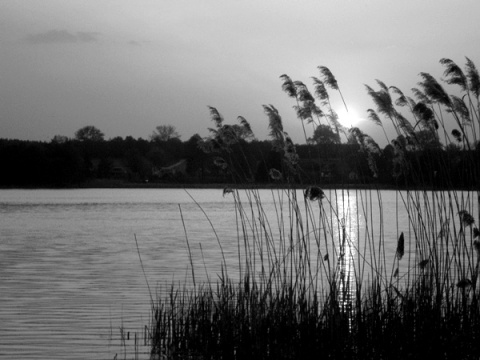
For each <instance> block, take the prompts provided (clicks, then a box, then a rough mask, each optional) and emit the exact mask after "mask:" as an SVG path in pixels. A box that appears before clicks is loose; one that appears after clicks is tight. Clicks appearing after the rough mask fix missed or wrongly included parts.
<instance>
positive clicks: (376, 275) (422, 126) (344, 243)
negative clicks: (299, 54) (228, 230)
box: [149, 59, 480, 359]
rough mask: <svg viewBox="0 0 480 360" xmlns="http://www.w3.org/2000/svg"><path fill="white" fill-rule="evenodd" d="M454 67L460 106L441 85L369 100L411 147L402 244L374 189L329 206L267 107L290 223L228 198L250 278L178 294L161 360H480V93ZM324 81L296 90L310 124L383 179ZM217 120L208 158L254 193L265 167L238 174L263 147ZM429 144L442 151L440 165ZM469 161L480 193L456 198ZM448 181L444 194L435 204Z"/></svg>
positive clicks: (156, 330) (155, 353)
mask: <svg viewBox="0 0 480 360" xmlns="http://www.w3.org/2000/svg"><path fill="white" fill-rule="evenodd" d="M441 63H442V65H444V66H445V67H446V70H445V74H444V76H445V77H446V79H445V82H446V83H447V84H448V85H458V86H459V89H456V90H455V91H458V92H459V93H458V92H457V94H458V95H449V94H447V92H446V91H445V90H444V88H443V87H442V86H441V85H440V83H439V82H437V81H436V80H435V79H434V78H433V77H432V76H431V75H429V74H426V73H422V74H421V77H422V81H421V82H420V83H419V87H420V88H421V89H416V90H414V94H415V100H414V99H413V98H411V97H408V96H405V95H404V94H403V93H402V92H401V90H399V89H398V88H396V87H388V86H387V85H385V84H384V83H383V82H381V81H377V83H378V85H379V87H380V89H379V90H374V89H373V88H372V87H370V86H367V91H368V93H369V94H370V95H371V97H372V99H373V102H374V104H375V105H376V107H377V110H376V111H375V110H373V109H369V110H368V114H369V117H370V118H371V119H372V120H373V121H374V122H375V123H376V124H378V125H379V126H382V127H383V121H384V120H383V119H382V118H381V117H384V118H385V119H386V120H387V121H389V122H391V123H392V125H393V126H394V129H395V134H396V136H395V138H394V139H391V140H390V139H389V142H390V143H391V145H392V147H393V156H394V157H393V160H394V165H395V166H394V168H393V172H394V176H395V178H396V179H397V183H398V186H399V188H398V190H396V208H395V209H388V211H389V212H390V213H391V212H393V213H394V214H395V216H396V234H397V235H396V237H395V239H389V238H387V235H386V231H385V224H384V217H385V216H386V214H385V213H386V209H384V207H383V205H384V203H383V201H382V193H381V191H380V190H378V189H377V188H376V187H375V185H372V186H370V188H367V189H363V190H360V189H358V188H347V187H346V188H344V189H338V190H330V191H326V190H325V189H322V188H321V186H319V184H318V180H315V179H305V178H303V176H302V171H301V168H300V165H299V157H298V155H297V153H296V149H295V145H294V144H293V142H292V141H291V139H290V137H289V136H288V134H286V133H285V132H284V129H283V125H282V119H281V116H280V114H279V113H278V111H277V109H276V108H275V107H274V106H272V105H265V106H264V110H265V113H266V115H267V117H268V120H269V129H270V135H271V137H272V144H273V148H274V150H275V151H276V152H277V153H278V154H279V156H280V157H281V162H279V166H278V168H271V169H269V170H270V176H271V177H272V180H273V181H277V182H278V185H279V186H278V189H272V190H270V194H269V199H270V200H271V203H272V204H273V207H274V209H275V210H274V211H273V212H271V211H270V212H269V211H267V210H266V201H265V191H260V190H259V189H257V188H255V187H251V188H248V189H247V190H239V189H237V188H236V187H235V186H230V187H226V188H225V189H224V196H230V197H231V198H232V206H234V208H235V211H236V214H237V224H236V229H237V230H236V231H237V239H238V240H237V241H238V244H237V251H238V264H236V265H234V266H233V265H228V264H227V261H226V260H225V257H223V261H222V271H221V274H220V275H219V276H218V278H217V281H216V282H213V281H208V282H206V283H199V282H198V279H197V280H196V281H195V282H194V286H190V287H187V286H186V285H185V286H183V287H182V286H172V287H171V288H170V290H169V291H168V292H167V293H166V295H165V296H159V297H158V298H157V299H156V301H154V303H153V305H152V317H151V324H150V334H149V337H150V344H151V359H163V358H167V359H304V358H306V359H309V358H319V357H322V358H333V359H417V358H418V359H419V358H425V357H428V358H433V357H434V358H440V359H478V357H479V356H480V341H479V340H480V307H479V292H480V289H479V286H478V272H479V267H480V238H479V230H478V227H477V224H478V222H479V221H480V218H479V216H480V215H479V202H480V187H479V186H480V178H479V163H480V161H479V151H478V135H479V134H480V119H479V113H480V105H479V104H480V102H479V88H480V87H479V84H480V81H479V76H478V72H477V70H476V68H475V65H474V64H473V62H471V60H469V59H467V65H466V71H465V74H464V73H463V72H462V70H461V69H460V67H458V66H457V65H456V64H455V63H453V61H451V60H448V59H442V60H441ZM319 69H320V70H321V74H323V75H324V76H325V77H326V78H325V82H322V81H321V80H319V79H317V78H314V86H315V88H316V91H315V93H314V95H311V94H310V93H309V92H308V88H307V86H306V85H305V84H304V83H302V82H300V81H292V80H291V79H290V77H288V76H287V75H282V77H281V78H282V80H283V86H282V87H283V90H284V91H286V92H287V94H288V95H289V96H291V97H292V98H294V99H295V104H294V106H295V108H296V109H297V114H298V115H299V119H300V121H302V124H303V122H304V121H307V122H312V123H315V124H320V123H321V122H322V121H323V122H325V123H326V124H327V125H329V126H332V127H333V128H335V129H336V131H343V132H344V133H345V134H346V135H347V136H348V137H349V138H350V139H351V140H352V141H355V142H356V143H357V144H358V146H359V151H362V152H363V154H364V155H365V157H366V159H367V161H368V165H369V171H370V173H369V174H365V175H368V176H369V177H371V178H375V176H378V173H377V172H378V170H377V167H376V164H377V161H378V160H379V157H380V156H381V155H382V151H381V149H380V148H379V147H378V145H377V144H376V143H375V141H374V140H373V139H372V138H371V137H370V136H368V135H367V134H365V133H363V132H362V131H361V130H360V129H357V128H354V129H350V130H349V131H348V132H347V130H345V129H340V128H339V125H338V122H335V121H332V119H333V120H335V116H334V111H333V110H332V108H331V103H330V98H331V97H330V95H328V94H327V93H326V88H325V85H328V86H330V87H331V89H333V90H339V88H338V83H337V82H336V79H335V78H334V77H333V75H332V73H331V72H330V70H328V69H327V68H325V67H319ZM315 96H318V100H320V104H319V105H318V104H316V103H315V101H316V100H315ZM393 96H397V97H398V99H397V100H393ZM341 99H342V101H343V102H345V100H344V99H343V96H342V97H341ZM345 107H346V105H345ZM210 111H211V115H212V120H213V121H214V123H215V126H216V128H215V129H212V135H211V137H209V138H207V139H204V140H202V142H201V144H200V146H201V148H202V149H203V150H205V151H208V152H210V153H212V154H213V156H214V157H215V162H216V163H217V164H218V166H219V167H221V168H222V169H223V170H225V172H227V173H228V175H229V179H232V181H233V183H234V184H235V183H239V184H240V183H244V182H245V181H249V179H250V176H251V173H252V171H251V169H252V168H253V165H254V164H250V165H251V166H252V167H251V168H250V169H246V168H244V165H245V164H242V167H239V166H238V164H235V163H233V162H234V161H238V160H235V159H238V157H232V156H231V154H232V152H233V151H235V152H237V153H241V152H242V146H241V145H242V141H245V137H246V136H250V135H251V129H250V126H249V125H248V122H247V121H246V120H245V119H244V118H243V117H241V118H239V121H240V125H226V124H224V119H223V117H222V116H221V115H220V113H219V112H218V111H217V110H216V109H215V108H210ZM402 111H403V112H402ZM329 115H330V116H329ZM408 119H410V120H408ZM304 129H305V128H304ZM453 130H455V131H453ZM384 134H385V136H386V137H387V138H388V136H387V132H384ZM425 134H427V135H428V136H429V137H428V139H430V140H429V141H433V142H434V143H435V144H437V145H438V147H436V148H435V149H434V151H430V150H429V149H427V147H428V144H430V143H431V142H430V143H429V142H426V141H424V140H422V139H424V138H423V137H422V136H424V135H425ZM432 139H433V140H432ZM314 151H315V149H314V148H312V153H313V152H314ZM312 153H311V154H312ZM311 156H314V154H313V155H311ZM246 158H247V157H245V159H246ZM245 161H246V160H245ZM455 161H461V162H462V164H463V165H464V167H463V170H462V171H463V172H462V176H465V177H466V180H468V181H466V182H465V183H466V184H474V185H470V187H469V188H467V189H462V190H458V189H456V188H454V186H453V185H452V184H454V183H457V182H454V181H453V178H454V177H455V176H457V175H458V174H455V173H452V172H451V171H450V170H451V167H450V166H449V165H448V164H451V163H452V162H455ZM239 169H240V170H239ZM439 178H441V190H432V189H431V187H432V184H436V183H438V181H439V180H438V179H439ZM299 188H300V189H302V190H299ZM401 212H403V213H405V214H406V217H405V219H403V218H401V217H400V215H399V214H400V213H401ZM206 216H207V215H206ZM389 233H390V232H389ZM215 236H217V235H216V234H215ZM217 239H218V237H217ZM218 241H219V244H220V240H218ZM188 242H189V240H188V237H187V243H188ZM389 244H390V245H389ZM391 244H393V245H391ZM188 249H190V246H189V245H188ZM189 251H190V250H189ZM222 251H223V250H222ZM191 266H192V278H193V279H195V273H194V269H193V262H192V261H191ZM229 266H233V267H234V268H235V269H236V270H235V271H231V270H232V269H227V267H229ZM227 270H230V271H227ZM233 274H234V275H233ZM209 279H210V278H209Z"/></svg>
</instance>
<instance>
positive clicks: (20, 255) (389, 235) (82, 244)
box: [0, 189, 408, 360]
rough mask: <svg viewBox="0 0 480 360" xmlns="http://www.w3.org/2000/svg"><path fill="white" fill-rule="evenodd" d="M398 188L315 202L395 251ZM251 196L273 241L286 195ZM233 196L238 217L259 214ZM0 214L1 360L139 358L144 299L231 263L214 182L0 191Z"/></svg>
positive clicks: (228, 207)
mask: <svg viewBox="0 0 480 360" xmlns="http://www.w3.org/2000/svg"><path fill="white" fill-rule="evenodd" d="M398 194H399V193H396V192H393V191H381V192H376V191H373V192H371V191H361V192H356V191H350V192H343V191H341V190H337V191H334V190H331V191H328V190H327V191H325V195H326V198H325V199H324V200H323V203H324V204H325V203H327V204H329V205H330V204H340V205H339V206H337V205H335V206H332V208H331V209H332V210H331V211H332V213H334V214H335V216H336V217H337V218H339V219H340V218H341V219H344V220H342V221H344V224H345V225H346V229H347V236H348V237H349V239H351V242H352V243H353V244H354V245H355V248H359V247H361V245H362V244H360V243H359V242H358V239H356V237H357V236H358V235H359V234H360V231H364V230H362V229H365V227H368V226H371V227H372V228H375V229H377V228H378V230H379V232H380V233H381V234H382V235H381V238H382V239H384V240H385V241H384V244H385V249H386V250H385V251H386V252H387V253H388V254H391V256H390V257H391V258H393V257H394V255H395V248H396V244H397V238H398V232H399V228H398V227H397V224H398V223H400V224H406V223H407V214H406V213H405V211H404V210H402V208H401V206H399V207H398V208H397V206H396V204H398V203H399V198H398ZM256 196H259V197H260V198H261V204H262V211H263V212H264V213H265V214H267V215H268V216H271V219H270V220H269V224H270V225H271V227H272V228H273V230H271V234H272V235H273V237H275V236H276V234H277V232H278V231H279V230H278V229H279V228H283V227H284V226H287V227H288V224H289V222H290V221H291V219H292V217H294V216H293V215H292V213H291V212H289V211H287V210H285V211H284V210H280V211H279V208H281V203H282V201H283V202H284V201H287V199H286V197H287V195H286V193H285V192H282V191H277V190H273V191H271V190H261V191H258V192H256ZM298 196H299V199H301V200H299V203H300V204H302V205H305V204H306V203H305V204H304V200H303V196H301V192H299V195H298ZM378 196H380V197H381V206H378V204H377V205H375V204H376V203H377V202H378V198H376V197H378ZM369 197H370V200H369ZM372 197H373V198H374V199H373V200H372ZM242 201H244V208H243V209H242V211H243V210H246V211H245V212H244V215H248V214H250V215H252V216H253V218H258V216H260V215H259V214H255V213H254V211H253V212H252V211H251V210H252V208H250V207H249V204H252V202H255V200H254V199H252V198H248V196H244V195H242ZM309 206H312V205H309ZM365 207H366V208H365ZM237 209H238V208H237ZM362 213H368V214H370V217H369V218H368V219H367V220H365V219H364V220H362V216H360V217H359V216H358V214H362ZM0 214H1V216H0V324H1V327H0V359H22V360H26V359H113V358H114V357H115V356H117V357H118V359H121V358H124V357H126V358H129V359H130V358H134V355H133V353H134V349H135V347H136V346H137V347H138V352H139V353H140V358H141V359H142V358H144V359H147V358H148V354H147V353H148V347H147V346H144V332H145V326H148V325H149V321H150V309H151V300H150V299H151V298H150V295H151V296H152V298H153V299H155V297H156V296H157V295H161V294H162V292H163V291H164V290H166V289H168V286H169V285H170V284H172V283H177V284H183V283H190V282H191V268H190V264H193V265H194V267H195V269H196V272H195V276H196V281H197V282H200V281H206V279H207V278H210V279H213V280H215V279H216V275H215V273H218V272H220V269H221V263H222V259H223V258H225V259H226V262H227V264H228V268H229V270H230V269H231V273H230V275H232V274H233V275H234V276H235V275H238V271H239V266H237V264H238V250H237V249H238V244H239V241H238V237H237V234H238V231H239V229H238V227H237V225H238V221H237V220H238V219H237V216H236V214H238V212H237V213H236V207H235V203H234V201H233V195H232V194H226V195H225V196H224V195H223V192H222V190H219V189H214V190H206V189H190V190H183V189H78V190H0ZM312 214H313V215H314V216H316V214H317V213H316V212H315V211H313V212H312ZM397 220H398V221H397ZM358 221H360V222H361V224H359V223H358ZM331 225H332V226H331V227H330V228H329V230H328V231H329V232H331V233H332V234H333V236H338V234H337V233H335V232H336V231H339V228H338V226H335V224H333V223H332V224H331ZM400 227H401V226H400ZM275 228H276V230H275ZM336 229H337V230H336ZM358 229H360V230H358ZM404 229H405V230H404ZM400 230H401V231H407V230H408V228H407V227H404V228H402V229H400ZM312 231H314V230H312ZM279 232H280V233H282V231H279ZM334 233H335V234H334ZM279 236H280V235H279ZM242 241H243V240H242ZM137 244H138V249H137ZM187 245H188V246H189V247H190V253H191V257H190V256H189V249H188V246H187ZM220 249H221V250H220ZM352 249H353V248H352ZM222 251H223V255H222ZM139 255H140V256H139ZM387 257H388V256H387ZM140 258H141V261H140ZM142 263H143V269H142ZM389 266H390V264H387V267H389ZM143 271H145V275H144V273H143ZM207 274H209V275H208V276H207ZM147 281H148V285H147ZM149 287H150V289H151V292H152V293H151V294H150V293H149ZM136 344H137V345H136Z"/></svg>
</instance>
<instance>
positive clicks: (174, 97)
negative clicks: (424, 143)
mask: <svg viewBox="0 0 480 360" xmlns="http://www.w3.org/2000/svg"><path fill="white" fill-rule="evenodd" d="M479 14H480V1H478V0H431V1H430V0H429V1H423V0H402V1H390V0H322V1H320V0H312V1H306V0H301V1H294V0H290V1H283V0H272V1H265V0H218V1H214V0H190V1H182V0H171V1H167V0H151V1H150V0H130V1H127V0H68V1H67V0H41V1H39V0H0V49H1V50H0V138H15V139H25V140H42V141H49V140H51V139H52V138H53V136H54V135H65V136H68V137H73V136H74V133H75V131H76V130H78V129H79V128H81V127H83V126H86V125H94V126H96V127H97V128H99V129H100V130H102V131H103V132H104V133H105V135H106V138H107V139H108V138H113V137H116V136H121V137H125V136H129V135H131V136H133V137H135V138H138V137H142V138H148V137H149V135H150V134H151V133H152V131H153V130H154V129H155V127H156V126H158V125H162V124H171V125H174V126H175V127H176V128H177V130H178V132H179V133H180V135H181V139H182V140H188V139H189V138H190V137H191V136H192V135H193V134H195V133H199V134H200V135H202V136H206V135H207V133H208V132H207V128H208V127H212V126H213V124H212V122H211V121H210V117H209V111H208V108H207V106H208V105H210V106H214V107H216V108H217V109H218V110H219V111H220V112H221V113H222V114H223V115H224V117H225V120H226V122H228V123H235V122H236V118H237V116H239V115H242V116H244V117H245V118H246V119H247V120H248V121H249V122H250V123H251V126H252V128H253V130H254V132H255V133H256V135H257V138H259V139H265V138H266V137H267V133H268V129H267V125H268V121H267V117H266V116H265V114H264V112H263V109H262V105H263V104H272V105H274V106H275V107H276V108H277V109H278V110H279V111H280V114H281V115H282V118H283V122H284V128H285V130H286V131H287V132H288V133H289V134H290V135H291V136H292V137H293V139H294V141H296V142H303V141H304V135H303V130H302V126H301V124H300V120H298V119H297V118H296V116H295V113H294V111H293V109H292V106H293V105H294V102H293V100H292V99H290V98H288V97H287V95H286V94H285V93H283V92H282V90H281V80H280V79H279V76H280V75H282V74H287V75H289V76H290V77H291V78H292V79H293V80H301V81H303V82H304V83H306V84H307V85H311V77H312V76H317V77H320V74H319V72H318V69H317V66H319V65H322V66H327V67H328V68H329V69H330V70H331V71H332V72H333V74H334V75H335V76H336V78H337V80H338V82H339V86H340V89H341V90H342V93H343V95H344V97H345V99H346V102H347V105H348V106H349V110H350V116H352V117H354V118H360V119H361V118H365V117H366V110H367V109H368V108H372V107H374V104H373V103H372V101H371V100H370V99H369V98H368V96H367V94H366V91H365V87H364V84H369V85H371V86H373V87H374V88H377V86H376V83H375V79H380V80H382V81H384V82H385V83H386V84H387V85H389V86H390V85H395V86H397V87H399V88H400V89H402V90H403V91H404V92H405V93H407V94H410V90H409V89H410V88H412V87H414V86H416V83H417V82H418V81H419V80H420V78H419V77H418V74H419V72H429V73H431V74H432V75H434V76H436V77H438V78H440V77H441V76H442V73H443V67H442V66H441V65H440V64H439V60H440V59H441V58H444V57H446V58H450V59H452V60H454V61H455V62H457V63H458V64H459V65H461V66H462V68H463V65H464V64H465V56H468V57H469V58H470V59H472V60H473V61H474V62H475V63H476V64H477V67H480V46H479V45H480V23H479ZM311 90H312V91H313V89H312V87H311ZM330 95H331V97H332V98H333V100H334V105H335V109H336V110H337V112H339V113H340V114H342V110H341V109H342V105H341V102H340V97H339V96H338V94H337V93H334V92H332V93H331V94H330ZM344 117H345V116H344ZM348 121H351V120H348ZM355 125H357V126H359V127H360V128H361V129H362V130H364V131H366V132H367V133H370V134H372V135H373V136H374V137H376V136H377V134H378V139H377V141H378V142H379V143H382V139H383V136H381V135H380V133H381V131H380V129H375V127H374V126H373V125H371V124H370V122H368V121H366V120H364V121H360V122H359V123H357V124H355ZM310 130H311V129H310V128H308V131H310ZM383 142H384V140H383Z"/></svg>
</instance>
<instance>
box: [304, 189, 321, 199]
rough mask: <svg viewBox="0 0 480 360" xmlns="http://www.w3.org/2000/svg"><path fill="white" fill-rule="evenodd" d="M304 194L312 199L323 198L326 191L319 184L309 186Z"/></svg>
mask: <svg viewBox="0 0 480 360" xmlns="http://www.w3.org/2000/svg"><path fill="white" fill-rule="evenodd" d="M303 194H304V196H305V197H306V198H307V199H308V200H311V201H316V200H322V199H323V198H324V197H325V193H324V192H323V190H322V189H320V188H319V187H318V186H309V187H308V188H306V189H305V191H304V193H303Z"/></svg>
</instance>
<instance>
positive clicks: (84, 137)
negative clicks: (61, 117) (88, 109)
mask: <svg viewBox="0 0 480 360" xmlns="http://www.w3.org/2000/svg"><path fill="white" fill-rule="evenodd" d="M104 136H105V135H104V134H103V132H101V131H100V130H98V129H97V128H96V127H95V126H92V125H88V126H85V127H83V128H81V129H79V130H77V131H76V132H75V139H77V140H80V141H103V140H104Z"/></svg>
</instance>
